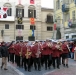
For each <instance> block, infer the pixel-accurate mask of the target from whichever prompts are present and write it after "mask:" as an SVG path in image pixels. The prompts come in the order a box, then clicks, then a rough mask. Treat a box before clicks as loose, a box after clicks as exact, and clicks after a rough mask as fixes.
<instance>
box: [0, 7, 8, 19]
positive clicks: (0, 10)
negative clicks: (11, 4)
mask: <svg viewBox="0 0 76 75" xmlns="http://www.w3.org/2000/svg"><path fill="white" fill-rule="evenodd" d="M7 10H8V8H7V7H0V18H6V17H7Z"/></svg>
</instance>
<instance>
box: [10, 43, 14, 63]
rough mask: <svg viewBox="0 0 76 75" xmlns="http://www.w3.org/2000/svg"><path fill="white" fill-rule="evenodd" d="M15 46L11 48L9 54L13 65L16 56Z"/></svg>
mask: <svg viewBox="0 0 76 75" xmlns="http://www.w3.org/2000/svg"><path fill="white" fill-rule="evenodd" d="M14 45H15V44H14V43H13V44H12V45H11V46H10V47H9V53H10V61H11V62H12V63H14V54H15V46H14Z"/></svg>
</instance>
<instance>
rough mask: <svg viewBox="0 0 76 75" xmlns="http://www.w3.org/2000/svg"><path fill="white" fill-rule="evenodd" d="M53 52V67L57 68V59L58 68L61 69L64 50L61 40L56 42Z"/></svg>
mask: <svg viewBox="0 0 76 75" xmlns="http://www.w3.org/2000/svg"><path fill="white" fill-rule="evenodd" d="M52 50H53V53H52V60H53V67H54V68H56V64H55V61H56V63H57V68H58V69H60V67H59V65H60V55H61V52H62V48H61V44H60V42H55V43H54V45H53V47H52Z"/></svg>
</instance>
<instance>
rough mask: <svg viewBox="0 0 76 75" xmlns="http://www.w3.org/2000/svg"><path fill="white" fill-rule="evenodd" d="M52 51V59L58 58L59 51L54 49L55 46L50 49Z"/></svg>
mask: <svg viewBox="0 0 76 75" xmlns="http://www.w3.org/2000/svg"><path fill="white" fill-rule="evenodd" d="M52 50H53V53H52V57H60V54H61V51H60V50H59V49H57V48H56V45H54V46H53V47H52Z"/></svg>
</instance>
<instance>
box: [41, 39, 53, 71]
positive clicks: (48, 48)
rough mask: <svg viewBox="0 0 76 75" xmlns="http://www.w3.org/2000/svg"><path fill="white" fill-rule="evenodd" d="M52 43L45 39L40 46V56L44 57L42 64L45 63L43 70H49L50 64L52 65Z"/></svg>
mask: <svg viewBox="0 0 76 75" xmlns="http://www.w3.org/2000/svg"><path fill="white" fill-rule="evenodd" d="M52 46H53V44H52V42H51V41H50V40H49V39H46V41H45V43H44V44H43V45H42V51H41V52H42V56H43V57H44V63H45V70H47V67H48V68H49V69H50V66H51V63H52V61H51V60H52V57H51V54H52Z"/></svg>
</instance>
